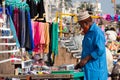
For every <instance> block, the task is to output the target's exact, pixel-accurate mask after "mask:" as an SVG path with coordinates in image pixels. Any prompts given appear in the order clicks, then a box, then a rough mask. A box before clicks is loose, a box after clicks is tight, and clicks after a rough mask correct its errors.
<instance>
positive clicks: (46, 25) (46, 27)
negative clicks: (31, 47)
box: [44, 23, 50, 53]
mask: <svg viewBox="0 0 120 80" xmlns="http://www.w3.org/2000/svg"><path fill="white" fill-rule="evenodd" d="M44 27H45V28H44V30H45V35H44V37H45V45H44V53H48V52H49V43H50V36H49V23H45V26H44Z"/></svg>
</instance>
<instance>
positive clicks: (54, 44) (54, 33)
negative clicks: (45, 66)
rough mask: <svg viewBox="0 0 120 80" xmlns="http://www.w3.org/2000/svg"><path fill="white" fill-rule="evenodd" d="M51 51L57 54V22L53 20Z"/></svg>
mask: <svg viewBox="0 0 120 80" xmlns="http://www.w3.org/2000/svg"><path fill="white" fill-rule="evenodd" d="M51 40H52V52H53V53H54V54H55V55H57V54H58V23H56V22H53V24H52V38H51Z"/></svg>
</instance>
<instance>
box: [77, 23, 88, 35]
mask: <svg viewBox="0 0 120 80" xmlns="http://www.w3.org/2000/svg"><path fill="white" fill-rule="evenodd" d="M78 23H79V25H80V27H81V28H82V29H83V32H82V33H84V34H86V33H87V31H88V29H89V25H88V24H86V23H85V22H83V21H80V22H78Z"/></svg>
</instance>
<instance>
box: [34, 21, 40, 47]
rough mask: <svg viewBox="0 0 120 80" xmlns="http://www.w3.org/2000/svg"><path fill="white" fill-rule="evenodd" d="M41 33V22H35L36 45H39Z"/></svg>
mask: <svg viewBox="0 0 120 80" xmlns="http://www.w3.org/2000/svg"><path fill="white" fill-rule="evenodd" d="M39 41H40V35H39V22H34V45H35V47H36V46H38V45H39Z"/></svg>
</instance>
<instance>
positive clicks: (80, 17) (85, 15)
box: [77, 11, 90, 21]
mask: <svg viewBox="0 0 120 80" xmlns="http://www.w3.org/2000/svg"><path fill="white" fill-rule="evenodd" d="M77 17H78V21H82V20H85V19H87V18H88V17H90V15H89V13H88V11H80V12H79V14H78V16H77Z"/></svg>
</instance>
